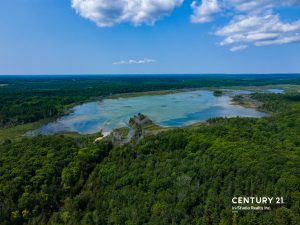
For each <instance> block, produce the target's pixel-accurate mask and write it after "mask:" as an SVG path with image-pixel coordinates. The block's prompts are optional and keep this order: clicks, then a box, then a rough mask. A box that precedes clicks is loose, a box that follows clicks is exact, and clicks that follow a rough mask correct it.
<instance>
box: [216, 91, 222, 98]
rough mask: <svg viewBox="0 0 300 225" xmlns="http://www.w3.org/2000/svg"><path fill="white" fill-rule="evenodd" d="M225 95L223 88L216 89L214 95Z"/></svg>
mask: <svg viewBox="0 0 300 225" xmlns="http://www.w3.org/2000/svg"><path fill="white" fill-rule="evenodd" d="M222 95H223V92H222V91H221V90H215V91H214V96H215V97H221V96H222Z"/></svg>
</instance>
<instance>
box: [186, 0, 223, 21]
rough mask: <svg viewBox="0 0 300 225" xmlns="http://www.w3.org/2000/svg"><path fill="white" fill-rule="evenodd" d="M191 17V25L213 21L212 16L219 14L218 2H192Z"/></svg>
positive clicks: (207, 0) (208, 0)
mask: <svg viewBox="0 0 300 225" xmlns="http://www.w3.org/2000/svg"><path fill="white" fill-rule="evenodd" d="M191 7H192V9H193V15H192V16H191V21H192V22H193V23H205V22H209V21H211V20H212V19H213V15H214V14H216V13H218V12H220V10H221V9H220V6H219V3H218V0H203V1H202V4H198V3H197V2H196V1H193V2H192V4H191Z"/></svg>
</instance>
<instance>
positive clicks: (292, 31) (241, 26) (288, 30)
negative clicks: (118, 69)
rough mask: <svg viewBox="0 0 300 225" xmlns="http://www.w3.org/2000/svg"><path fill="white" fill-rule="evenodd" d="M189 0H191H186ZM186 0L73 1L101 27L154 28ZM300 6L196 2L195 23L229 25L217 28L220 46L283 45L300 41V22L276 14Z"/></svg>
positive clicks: (275, 0)
mask: <svg viewBox="0 0 300 225" xmlns="http://www.w3.org/2000/svg"><path fill="white" fill-rule="evenodd" d="M185 1H187V0H185ZM183 2H184V0H72V7H73V8H74V9H75V10H76V12H77V13H78V14H79V15H80V16H82V17H84V18H86V19H89V20H91V21H93V22H94V23H96V24H97V26H99V27H111V26H114V25H117V24H121V23H129V24H133V25H134V26H138V25H141V24H146V25H153V24H154V23H155V22H156V21H157V20H159V19H162V18H163V17H165V16H168V15H170V14H171V13H172V11H174V9H175V8H177V7H180V6H181V5H182V4H183ZM296 5H300V0H192V3H191V10H192V15H191V17H190V19H191V22H192V23H200V24H203V23H209V22H213V21H214V20H217V19H218V18H220V17H223V18H229V22H228V23H227V24H225V25H223V26H222V27H218V28H217V29H214V35H216V36H219V37H220V38H221V39H222V40H221V41H220V42H219V43H218V44H219V45H220V46H229V47H230V51H241V50H244V49H246V48H248V47H249V46H250V45H254V46H266V45H281V44H287V43H292V42H299V41H300V34H299V33H300V20H296V21H284V20H282V18H281V17H280V15H279V14H278V13H275V11H276V10H277V9H279V8H285V7H294V6H296Z"/></svg>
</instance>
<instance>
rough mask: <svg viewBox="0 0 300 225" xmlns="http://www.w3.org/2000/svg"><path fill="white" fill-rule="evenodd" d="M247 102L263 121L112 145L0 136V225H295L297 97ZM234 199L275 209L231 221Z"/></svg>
mask: <svg viewBox="0 0 300 225" xmlns="http://www.w3.org/2000/svg"><path fill="white" fill-rule="evenodd" d="M174 82H175V81H174ZM274 82H275V81H274ZM91 83H92V82H91ZM104 83H105V82H104ZM170 83H171V84H172V81H171V82H170ZM241 83H243V82H242V81H241ZM117 84H118V82H116V85H117ZM41 86H42V85H41ZM6 87H7V86H6ZM45 87H47V86H46V85H45ZM27 88H29V87H27V86H26V85H25V84H24V87H23V89H24V93H29V92H30V93H31V94H30V95H33V92H32V91H33V90H31V91H29V90H27V91H29V92H26V89H27ZM48 88H49V89H51V86H48ZM114 88H115V87H113V88H112V89H114ZM118 88H120V90H124V89H126V88H124V89H122V85H121V86H119V87H118ZM99 90H100V89H99ZM116 90H117V89H116ZM111 92H112V91H111ZM20 93H22V92H21V90H20ZM60 94H61V93H60ZM26 95H27V94H24V96H23V97H24V99H26V98H27V97H25V96H26ZM28 95H29V94H28ZM66 95H69V96H72V94H71V93H68V91H66ZM8 96H9V95H8ZM17 96H21V95H17ZM74 96H75V97H74V98H76V94H74ZM83 96H84V93H83ZM91 96H92V95H89V97H91ZM6 97H7V96H6ZM23 97H20V99H19V101H22V100H21V99H23ZM10 98H11V101H17V100H15V99H14V96H12V95H11V96H10ZM44 98H45V99H46V98H49V96H44ZM57 98H58V99H59V98H60V97H59V94H57ZM78 98H79V99H81V100H82V99H84V98H85V97H80V95H79V93H78ZM251 98H252V99H253V100H255V101H259V102H261V104H260V105H259V107H260V109H261V110H263V111H267V112H270V113H272V116H270V117H265V118H230V119H228V118H215V119H210V120H209V121H208V122H207V123H206V124H203V125H198V126H193V127H190V128H181V129H172V130H167V131H164V132H160V133H158V134H155V135H145V136H143V138H141V139H139V141H138V142H136V141H132V142H129V143H126V144H124V145H117V146H113V145H112V143H111V142H110V141H109V140H106V139H103V140H101V141H98V142H94V140H95V138H97V136H96V135H86V136H80V135H74V136H70V135H62V134H61V135H52V136H37V137H24V138H21V139H16V140H15V139H10V138H8V136H6V139H5V141H3V143H2V144H1V145H0V224H4V225H15V224H16V225H18V224H70V225H73V224H91V225H92V224H95V225H98V224H141V225H142V224H155V225H156V224H188V225H190V224H197V225H198V224H204V225H206V224H208V225H209V224H223V225H225V224H228V225H232V224H241V225H248V224H266V225H269V224H270V225H271V224H272V225H273V224H274V225H282V224H287V225H289V224H291V225H297V224H300V217H299V215H300V173H299V171H300V139H299V137H300V129H299V128H300V94H253V95H252V96H251ZM7 99H8V97H7ZM7 99H6V100H4V101H2V104H3V105H5V104H7V102H6V103H5V101H8V100H7ZM16 99H18V97H17V98H16ZM62 99H63V96H62ZM25 101H26V100H25ZM74 101H75V100H74ZM76 101H77V100H76ZM55 104H56V103H55ZM55 104H54V105H55ZM59 104H60V103H58V105H59ZM5 107H7V108H9V107H12V106H11V105H5ZM30 107H31V106H30ZM30 107H28V108H26V109H27V111H28V112H30V111H31V110H34V109H35V108H34V106H33V108H30ZM59 107H60V106H59ZM64 107H65V104H64V103H62V105H61V108H64ZM24 110H25V109H24ZM16 115H19V114H17V111H16ZM23 116H24V115H23ZM141 116H142V118H145V116H143V115H139V116H138V117H139V118H140V117H141ZM20 117H21V115H20ZM3 118H5V117H3ZM16 121H18V120H16ZM19 122H21V120H20V121H19ZM19 122H16V123H19ZM23 122H25V121H22V123H23ZM10 125H12V124H10ZM3 126H4V125H3ZM3 129H4V128H3ZM126 134H127V131H126V133H125V134H124V135H126ZM234 196H259V197H260V196H270V197H283V199H284V202H285V203H284V204H272V205H269V206H270V208H271V209H270V210H269V211H263V212H256V211H240V212H238V213H233V212H232V203H231V199H232V198H233V197H234Z"/></svg>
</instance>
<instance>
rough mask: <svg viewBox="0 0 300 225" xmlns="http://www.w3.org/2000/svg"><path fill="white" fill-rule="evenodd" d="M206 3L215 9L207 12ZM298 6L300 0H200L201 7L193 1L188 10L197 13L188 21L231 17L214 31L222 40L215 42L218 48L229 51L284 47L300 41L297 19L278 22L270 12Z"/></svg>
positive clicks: (278, 19)
mask: <svg viewBox="0 0 300 225" xmlns="http://www.w3.org/2000/svg"><path fill="white" fill-rule="evenodd" d="M208 2H210V4H212V2H214V3H213V4H214V5H215V6H217V7H214V8H215V9H216V10H209V9H208V8H207V7H206V5H207V4H208ZM299 3H300V0H285V1H282V0H215V1H213V0H210V1H208V0H202V1H201V4H197V3H195V1H194V2H193V4H192V7H197V10H195V9H193V11H194V14H193V16H192V17H191V20H192V22H196V23H203V22H208V21H211V20H213V19H214V18H213V16H214V15H215V14H216V13H219V14H221V15H226V16H229V17H231V20H230V22H229V23H228V24H226V25H224V26H223V27H219V28H217V29H216V31H215V32H214V33H215V35H217V36H220V37H223V40H222V41H220V43H219V44H220V45H221V46H226V45H228V46H231V48H230V51H240V50H243V49H246V48H247V47H248V46H249V45H255V46H266V45H280V44H287V43H292V42H299V41H300V35H299V32H300V20H296V21H293V22H288V21H282V19H281V18H280V16H279V15H278V14H275V13H274V9H276V8H281V7H291V6H294V5H296V4H299ZM204 9H206V10H204ZM199 12H201V13H199Z"/></svg>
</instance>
